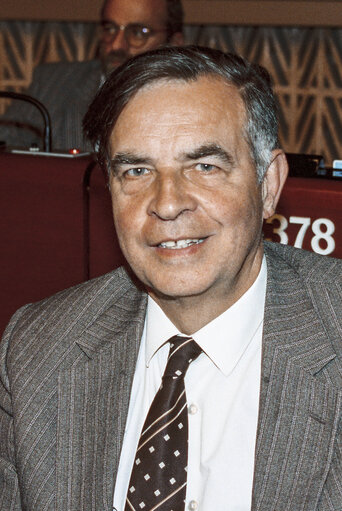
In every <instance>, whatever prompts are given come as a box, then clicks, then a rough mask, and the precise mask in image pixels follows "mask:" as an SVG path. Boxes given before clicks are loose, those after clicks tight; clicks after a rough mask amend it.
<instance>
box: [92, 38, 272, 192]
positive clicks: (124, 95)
mask: <svg viewBox="0 0 342 511" xmlns="http://www.w3.org/2000/svg"><path fill="white" fill-rule="evenodd" d="M201 76H213V77H216V78H221V79H223V80H225V81H226V82H227V83H228V84H231V85H234V86H235V87H237V89H238V91H239V93H240V96H241V98H242V100H243V102H244V105H245V108H246V114H247V122H246V126H245V136H246V140H247V142H248V144H249V147H250V152H251V157H252V158H253V160H254V162H255V166H256V171H257V174H258V178H259V181H260V182H261V180H262V178H263V175H264V173H265V171H266V170H267V168H268V166H269V164H270V162H271V153H272V150H273V149H275V148H276V147H278V120H277V115H276V103H275V98H274V94H273V91H272V87H271V80H270V77H269V74H268V72H267V71H266V70H265V69H264V68H262V67H261V66H258V65H255V64H251V63H250V62H248V61H247V60H245V59H243V58H242V57H239V56H238V55H233V54H231V53H223V52H221V51H220V50H213V49H210V48H203V47H198V46H187V47H164V48H160V49H157V50H153V51H150V52H148V53H143V54H141V55H138V56H136V57H134V58H132V59H130V60H129V61H128V62H126V63H125V64H123V65H122V66H120V67H119V68H118V69H116V70H115V71H114V72H113V73H112V74H111V75H110V77H109V78H108V80H107V81H106V82H105V83H104V85H103V86H102V88H101V89H100V90H99V91H98V93H97V95H96V97H95V99H94V100H93V102H92V104H91V105H90V107H89V110H88V112H87V114H86V116H85V118H84V122H83V126H84V132H85V135H86V136H87V137H88V138H89V140H90V141H91V142H92V144H93V147H94V148H95V151H96V152H97V153H98V159H99V162H100V164H101V166H102V167H103V168H106V169H107V171H110V154H109V139H110V136H111V133H112V131H113V128H114V126H115V123H116V121H117V119H118V117H119V115H120V113H121V112H122V110H123V108H124V107H125V106H126V105H127V103H128V102H129V101H130V99H132V98H133V96H134V95H135V94H136V93H137V92H138V91H139V90H140V89H142V88H143V87H145V86H146V85H147V84H149V83H152V82H156V81H159V80H166V81H172V80H183V81H185V82H189V81H195V80H197V79H198V78H200V77H201ZM208 108H210V104H208Z"/></svg>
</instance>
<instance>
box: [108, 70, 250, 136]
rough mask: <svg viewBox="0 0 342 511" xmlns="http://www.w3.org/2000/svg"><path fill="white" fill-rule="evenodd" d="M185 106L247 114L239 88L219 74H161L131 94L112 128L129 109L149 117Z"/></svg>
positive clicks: (130, 111)
mask: <svg viewBox="0 0 342 511" xmlns="http://www.w3.org/2000/svg"><path fill="white" fill-rule="evenodd" d="M188 109H194V110H196V111H197V112H200V111H203V114H204V115H210V113H211V111H212V110H213V109H215V110H216V112H219V113H220V114H221V115H222V117H223V116H226V115H228V116H232V117H236V116H237V115H239V117H241V119H243V120H244V121H245V120H246V118H247V113H246V108H245V104H244V101H243V99H242V97H241V94H240V91H239V89H238V88H237V87H236V86H235V85H234V84H232V83H231V82H229V81H228V80H226V79H224V78H223V77H221V76H219V75H216V74H206V75H200V76H198V77H197V78H196V79H194V80H184V79H181V78H161V79H156V80H153V81H151V82H149V83H147V84H145V85H143V86H142V87H140V88H139V89H138V90H137V91H136V92H134V93H133V94H132V95H131V97H130V98H129V100H128V101H127V103H126V104H125V105H124V106H123V108H122V109H121V112H120V113H119V115H118V116H117V118H116V120H115V122H114V124H113V131H114V129H115V127H116V125H117V124H118V123H119V122H121V120H122V117H123V116H127V113H128V112H129V114H130V116H131V117H132V118H133V117H134V116H137V115H138V114H141V113H142V112H143V115H145V116H146V117H150V115H151V114H153V113H155V112H157V115H162V114H163V113H165V112H166V111H168V112H170V113H171V114H172V112H173V111H174V113H175V114H177V113H179V111H180V110H181V111H182V110H188ZM156 118H157V119H158V116H157V117H156Z"/></svg>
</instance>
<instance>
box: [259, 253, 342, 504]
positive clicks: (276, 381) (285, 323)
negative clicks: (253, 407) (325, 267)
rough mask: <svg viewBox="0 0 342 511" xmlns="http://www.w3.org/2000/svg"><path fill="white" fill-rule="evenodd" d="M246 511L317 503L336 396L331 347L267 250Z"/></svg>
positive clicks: (299, 290) (284, 268)
mask: <svg viewBox="0 0 342 511" xmlns="http://www.w3.org/2000/svg"><path fill="white" fill-rule="evenodd" d="M267 264H268V285H267V298H266V308H265V321H264V325H265V328H264V334H263V365H262V379H261V394H260V410H259V424H258V433H257V443H256V461H255V477H254V486H253V504H252V510H253V511H257V510H258V511H274V510H275V509H276V510H277V511H282V510H285V509H286V510H293V509H296V510H297V509H298V510H299V509H301V510H307V511H313V510H314V509H316V506H317V502H318V499H319V496H320V494H321V491H322V485H323V482H324V480H325V478H326V474H327V472H328V468H329V464H330V461H331V455H332V445H333V443H334V439H335V435H336V429H337V423H338V418H339V414H340V411H341V395H340V394H339V393H338V391H337V390H336V389H334V388H333V387H332V386H331V385H329V384H327V383H325V380H324V377H323V376H322V370H323V369H324V367H325V366H326V365H327V364H329V362H331V361H333V360H334V358H335V356H336V355H335V352H334V351H333V349H332V345H331V342H330V341H329V340H328V337H327V334H326V331H325V330H324V328H323V326H322V324H321V322H320V319H319V317H318V316H317V314H316V311H315V310H314V307H313V304H312V302H311V300H310V299H309V297H308V295H307V292H306V290H305V288H304V286H303V282H302V281H301V280H300V279H299V278H298V276H297V274H296V272H294V271H293V270H292V269H291V268H290V267H289V266H288V265H286V263H284V261H282V260H281V259H280V258H279V260H278V259H275V258H274V256H272V255H269V256H268V258H267Z"/></svg>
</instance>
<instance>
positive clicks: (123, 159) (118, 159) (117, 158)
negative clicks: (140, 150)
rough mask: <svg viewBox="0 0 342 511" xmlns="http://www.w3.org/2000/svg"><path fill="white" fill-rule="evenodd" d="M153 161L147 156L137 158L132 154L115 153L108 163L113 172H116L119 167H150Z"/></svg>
mask: <svg viewBox="0 0 342 511" xmlns="http://www.w3.org/2000/svg"><path fill="white" fill-rule="evenodd" d="M152 164H153V161H152V159H151V158H148V157H147V156H143V155H142V156H138V155H135V154H133V153H117V154H115V155H114V157H113V158H112V159H111V161H110V166H111V169H112V171H113V172H115V171H116V170H117V168H118V167H119V166H120V165H152Z"/></svg>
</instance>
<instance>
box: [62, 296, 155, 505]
mask: <svg viewBox="0 0 342 511" xmlns="http://www.w3.org/2000/svg"><path fill="white" fill-rule="evenodd" d="M145 308H146V298H145V296H144V295H143V294H142V293H141V292H139V291H138V290H136V289H134V288H133V286H132V290H131V291H130V292H129V293H125V294H124V296H121V297H117V298H116V300H115V303H113V304H111V305H110V306H109V307H108V308H107V309H106V310H105V311H104V312H102V313H101V315H99V316H98V317H97V318H96V320H95V321H94V322H93V323H91V325H89V326H88V327H87V329H86V330H85V331H84V332H83V334H82V335H81V336H80V337H79V338H78V339H77V340H76V343H77V345H78V347H79V348H78V357H77V358H76V359H75V361H74V363H73V365H72V366H71V367H69V368H68V369H67V370H64V371H63V372H61V374H60V375H59V396H58V445H57V456H58V458H57V464H58V465H57V486H58V489H57V510H58V511H62V510H63V511H64V510H65V509H68V510H69V511H81V510H84V511H85V510H87V511H88V510H94V511H95V510H98V509H103V510H111V509H112V503H113V490H114V481H115V479H116V474H117V469H118V462H119V456H120V451H121V446H122V440H123V435H124V429H125V423H126V416H127V412H128V404H129V397H130V390H131V385H132V379H133V375H134V369H135V362H136V357H137V352H138V348H139V343H140V339H141V335H142V331H143V326H144V318H145Z"/></svg>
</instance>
